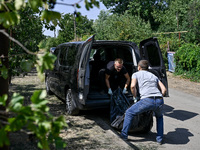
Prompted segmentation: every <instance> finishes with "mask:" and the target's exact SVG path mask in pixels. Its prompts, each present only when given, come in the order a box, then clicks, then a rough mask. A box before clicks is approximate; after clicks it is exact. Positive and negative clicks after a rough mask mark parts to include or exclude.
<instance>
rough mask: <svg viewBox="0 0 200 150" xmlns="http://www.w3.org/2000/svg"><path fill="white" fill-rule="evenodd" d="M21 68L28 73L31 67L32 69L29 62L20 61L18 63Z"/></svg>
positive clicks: (31, 63) (31, 64)
mask: <svg viewBox="0 0 200 150" xmlns="http://www.w3.org/2000/svg"><path fill="white" fill-rule="evenodd" d="M20 66H21V68H22V69H23V70H24V71H26V72H29V71H31V69H32V67H33V62H32V61H31V60H24V59H23V60H22V61H21V63H20Z"/></svg>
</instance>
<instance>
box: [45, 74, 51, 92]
mask: <svg viewBox="0 0 200 150" xmlns="http://www.w3.org/2000/svg"><path fill="white" fill-rule="evenodd" d="M45 85H46V92H47V95H53V92H52V91H51V90H50V88H49V84H48V77H46V79H45Z"/></svg>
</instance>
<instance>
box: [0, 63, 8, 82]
mask: <svg viewBox="0 0 200 150" xmlns="http://www.w3.org/2000/svg"><path fill="white" fill-rule="evenodd" d="M0 76H2V77H3V78H4V79H7V78H8V69H7V68H6V67H5V66H4V65H3V67H2V68H0Z"/></svg>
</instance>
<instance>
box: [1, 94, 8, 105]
mask: <svg viewBox="0 0 200 150" xmlns="http://www.w3.org/2000/svg"><path fill="white" fill-rule="evenodd" d="M7 99H8V95H7V94H4V95H3V96H0V105H3V106H6V101H7Z"/></svg>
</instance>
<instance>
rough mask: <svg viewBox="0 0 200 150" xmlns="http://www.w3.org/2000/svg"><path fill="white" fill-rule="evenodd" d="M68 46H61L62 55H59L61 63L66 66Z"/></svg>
mask: <svg viewBox="0 0 200 150" xmlns="http://www.w3.org/2000/svg"><path fill="white" fill-rule="evenodd" d="M67 48H68V47H66V46H61V47H60V49H61V50H60V57H59V63H60V65H63V66H65V65H66V58H67V57H66V54H67Z"/></svg>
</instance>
